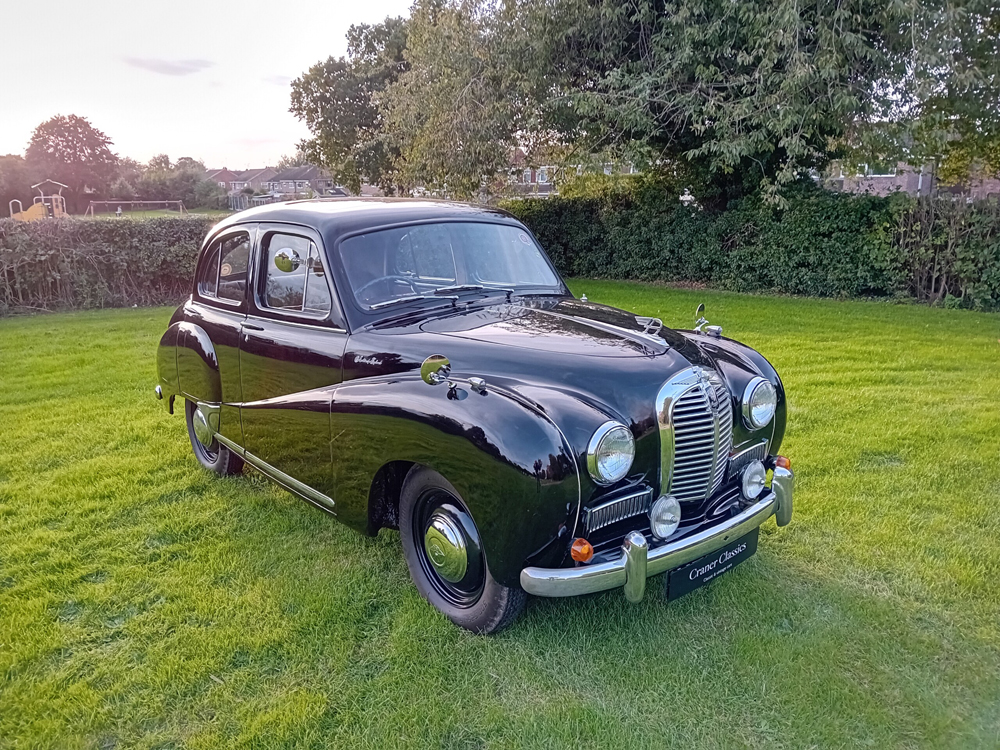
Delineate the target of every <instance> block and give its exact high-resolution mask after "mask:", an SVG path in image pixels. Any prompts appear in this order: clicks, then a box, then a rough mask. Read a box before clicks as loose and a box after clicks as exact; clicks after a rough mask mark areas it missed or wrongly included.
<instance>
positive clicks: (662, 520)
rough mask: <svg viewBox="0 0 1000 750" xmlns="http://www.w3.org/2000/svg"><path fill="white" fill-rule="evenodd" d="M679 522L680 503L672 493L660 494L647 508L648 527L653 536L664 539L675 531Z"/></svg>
mask: <svg viewBox="0 0 1000 750" xmlns="http://www.w3.org/2000/svg"><path fill="white" fill-rule="evenodd" d="M680 523H681V504H680V503H679V502H677V498H676V497H673V496H672V495H660V498H659V499H658V500H657V501H656V502H655V503H653V507H652V508H650V509H649V528H650V529H652V531H653V536H655V537H657V538H658V539H666V538H667V537H669V536H670V535H671V534H673V533H674V532H675V531H677V527H678V526H680Z"/></svg>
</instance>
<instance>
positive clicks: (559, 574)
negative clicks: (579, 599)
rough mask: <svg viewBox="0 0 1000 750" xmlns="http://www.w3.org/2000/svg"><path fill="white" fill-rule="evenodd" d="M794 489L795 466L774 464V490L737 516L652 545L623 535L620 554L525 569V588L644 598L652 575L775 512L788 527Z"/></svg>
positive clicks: (633, 534) (688, 559) (730, 538)
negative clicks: (617, 592) (609, 592)
mask: <svg viewBox="0 0 1000 750" xmlns="http://www.w3.org/2000/svg"><path fill="white" fill-rule="evenodd" d="M794 487H795V475H794V474H793V473H792V471H791V469H785V468H782V467H780V466H779V467H775V469H774V474H773V476H772V478H771V488H770V490H769V491H768V492H767V493H766V494H765V495H763V496H762V497H761V499H759V500H757V501H756V502H755V503H754V504H753V505H750V506H748V507H747V508H745V509H744V510H743V511H741V512H740V513H739V514H738V515H736V516H734V517H733V518H730V519H728V520H726V521H724V522H722V523H719V524H716V525H715V526H712V527H710V528H707V529H703V530H702V531H699V532H698V533H696V534H692V535H691V536H689V537H685V538H684V539H680V540H678V541H676V542H666V543H664V544H661V545H660V546H658V547H654V548H652V549H650V547H649V543H648V542H647V541H646V537H645V536H643V535H642V534H640V533H639V532H637V531H633V532H631V533H630V534H628V536H626V537H625V542H624V543H623V544H622V552H621V555H620V556H619V557H618V558H616V559H614V560H611V561H609V562H603V563H597V564H595V565H582V566H580V567H576V568H525V569H524V570H522V571H521V587H522V588H523V589H524V590H525V591H527V592H528V593H529V594H534V595H535V596H579V595H580V594H592V593H594V592H595V591H605V590H607V589H613V588H619V587H621V588H623V589H624V590H625V597H626V598H627V599H628V600H629V601H630V602H638V601H641V600H642V597H643V594H645V591H646V578H647V577H648V576H655V575H659V574H660V573H665V572H667V571H668V570H673V569H674V568H678V567H680V566H681V565H686V564H687V563H689V562H691V561H692V560H697V559H698V558H699V557H702V556H704V555H708V554H711V553H712V552H714V551H715V550H717V549H719V548H721V547H723V546H725V545H726V544H728V543H729V542H731V541H733V540H735V539H739V538H740V537H741V536H743V535H744V534H748V533H750V532H751V531H753V530H754V529H756V528H757V527H758V526H760V525H761V524H762V523H764V521H766V520H767V519H768V518H770V517H771V516H772V515H773V516H774V517H775V521H776V522H777V524H778V526H785V525H786V524H787V523H788V522H789V521H791V520H792V491H793V489H794Z"/></svg>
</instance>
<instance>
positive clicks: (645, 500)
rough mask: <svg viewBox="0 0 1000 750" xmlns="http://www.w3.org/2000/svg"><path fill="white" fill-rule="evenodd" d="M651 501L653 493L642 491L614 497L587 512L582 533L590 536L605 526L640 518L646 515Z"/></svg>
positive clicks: (647, 490)
mask: <svg viewBox="0 0 1000 750" xmlns="http://www.w3.org/2000/svg"><path fill="white" fill-rule="evenodd" d="M652 500H653V491H652V490H651V489H648V488H647V489H643V490H639V491H638V492H630V493H629V494H627V495H622V496H621V497H616V498H613V499H611V500H608V501H607V502H606V503H601V504H600V505H596V506H594V507H593V508H590V509H589V510H588V511H587V518H586V519H585V520H584V524H583V525H584V532H585V533H587V534H592V533H594V532H595V531H597V530H599V529H603V528H604V527H605V526H610V525H611V524H613V523H618V522H619V521H623V520H625V519H626V518H632V517H633V516H641V515H642V514H643V513H648V512H649V508H650V505H651V504H652Z"/></svg>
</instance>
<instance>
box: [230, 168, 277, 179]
mask: <svg viewBox="0 0 1000 750" xmlns="http://www.w3.org/2000/svg"><path fill="white" fill-rule="evenodd" d="M275 171H276V170H275V169H274V168H273V167H261V168H259V169H244V170H243V171H242V172H236V173H235V175H234V179H235V181H237V182H250V181H251V180H256V179H265V180H266V179H267V178H269V177H270V176H271V175H273V174H274V173H275ZM267 172H270V173H271V174H266V173H267Z"/></svg>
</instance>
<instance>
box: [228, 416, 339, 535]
mask: <svg viewBox="0 0 1000 750" xmlns="http://www.w3.org/2000/svg"><path fill="white" fill-rule="evenodd" d="M215 437H216V439H217V440H218V441H219V442H220V443H222V444H223V445H224V446H226V447H227V448H229V450H231V451H233V452H234V453H236V454H238V455H240V456H242V457H243V460H244V461H246V462H247V463H248V464H250V465H251V466H253V467H254V468H255V469H257V470H258V471H259V472H261V473H262V474H264V475H265V476H266V477H268V478H269V479H272V480H273V481H275V482H277V483H278V484H280V485H281V486H282V487H284V488H285V489H286V490H288V491H289V492H292V493H294V494H296V495H299V496H300V497H303V498H305V499H306V500H308V501H309V502H311V503H314V504H315V505H318V506H320V507H321V508H323V510H326V511H329V512H330V513H333V514H334V515H336V511H335V510H334V502H333V498H330V497H327V496H326V495H324V494H323V493H322V492H318V491H317V490H314V489H313V488H312V487H310V486H309V485H308V484H304V483H302V482H300V481H299V480H298V479H296V478H295V477H293V476H289V475H288V474H286V473H285V472H283V471H281V470H280V469H276V468H274V467H273V466H271V464H269V463H267V461H264V460H263V459H260V458H258V457H257V456H255V455H254V454H253V453H251V452H250V451H248V450H245V449H243V448H242V447H241V446H239V445H238V444H237V443H234V442H233V441H232V440H230V439H229V438H227V437H223V436H222V435H219V434H216V436H215Z"/></svg>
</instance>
